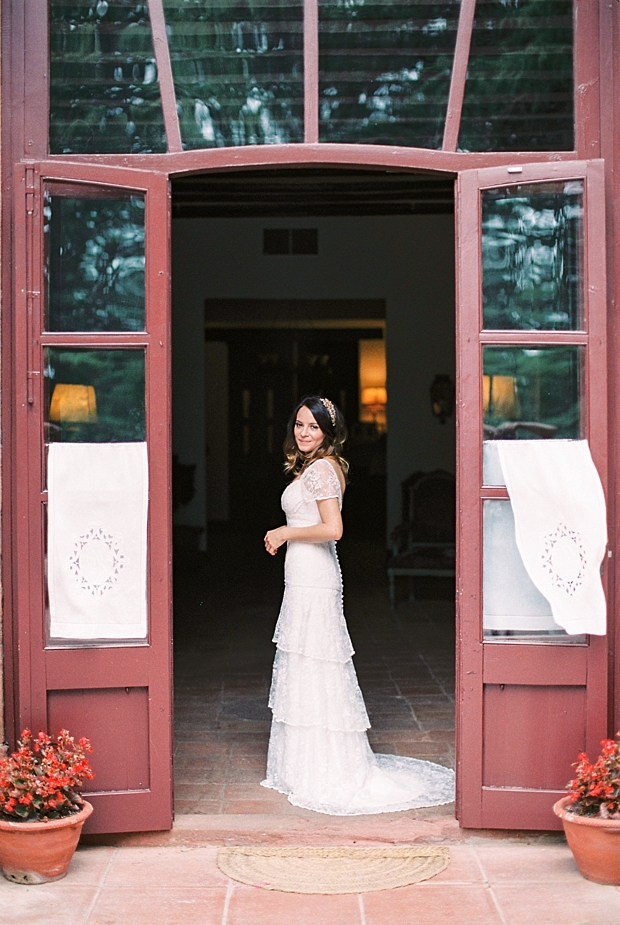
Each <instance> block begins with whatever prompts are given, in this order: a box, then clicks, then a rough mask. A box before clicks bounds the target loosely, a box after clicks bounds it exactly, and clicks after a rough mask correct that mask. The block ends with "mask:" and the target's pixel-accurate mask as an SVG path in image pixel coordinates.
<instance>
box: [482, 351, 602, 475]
mask: <svg viewBox="0 0 620 925" xmlns="http://www.w3.org/2000/svg"><path fill="white" fill-rule="evenodd" d="M482 357H483V359H482V362H483V373H484V375H483V382H482V405H483V431H484V440H485V443H484V454H483V461H484V467H483V469H484V471H483V478H484V483H485V485H502V484H504V480H503V477H502V474H501V469H500V467H499V462H498V460H497V454H496V453H495V452H494V447H493V441H495V440H518V439H523V440H532V439H537V438H540V439H550V438H556V437H557V438H562V439H568V440H571V439H572V440H578V439H579V438H581V437H583V435H584V433H585V421H584V415H583V412H582V410H581V409H582V402H581V383H582V380H583V375H582V367H583V360H584V348H583V347H578V346H564V345H563V346H545V347H483V354H482Z"/></svg>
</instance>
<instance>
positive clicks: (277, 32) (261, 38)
mask: <svg viewBox="0 0 620 925" xmlns="http://www.w3.org/2000/svg"><path fill="white" fill-rule="evenodd" d="M164 8H165V14H166V23H167V28H168V41H169V45H170V54H171V58H172V71H173V76H174V84H175V89H176V96H177V107H178V111H179V119H180V122H181V136H182V138H183V144H184V146H185V147H186V148H211V147H227V146H231V145H249V144H286V143H289V142H299V141H303V96H304V88H303V7H302V2H301V0H270V2H266V0H165V2H164Z"/></svg>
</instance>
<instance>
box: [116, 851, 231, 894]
mask: <svg viewBox="0 0 620 925" xmlns="http://www.w3.org/2000/svg"><path fill="white" fill-rule="evenodd" d="M216 855H217V848H191V849H186V848H175V847H166V848H131V847H123V848H120V849H119V850H118V851H117V853H116V855H115V857H114V859H113V861H112V864H111V866H110V869H109V871H108V876H107V878H106V882H105V887H104V888H105V889H106V890H107V889H108V888H109V887H110V888H112V887H113V888H115V889H116V888H117V887H123V886H129V885H131V884H134V885H135V886H136V887H144V886H147V885H149V886H152V887H154V888H158V889H166V890H167V889H177V888H178V889H181V888H187V889H190V888H191V889H192V890H193V889H194V888H211V887H222V888H225V887H226V884H227V883H228V878H227V877H225V876H224V874H222V873H221V871H220V870H219V868H218V867H217V866H216V864H215V858H216Z"/></svg>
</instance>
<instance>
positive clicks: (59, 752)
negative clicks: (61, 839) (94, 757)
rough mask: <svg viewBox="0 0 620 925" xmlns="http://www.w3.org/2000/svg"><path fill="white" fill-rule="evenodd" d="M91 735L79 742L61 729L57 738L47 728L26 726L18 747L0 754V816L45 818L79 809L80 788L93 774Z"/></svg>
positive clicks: (24, 819)
mask: <svg viewBox="0 0 620 925" xmlns="http://www.w3.org/2000/svg"><path fill="white" fill-rule="evenodd" d="M91 751H92V747H91V744H90V742H89V741H88V739H83V738H82V739H80V740H79V741H78V742H76V741H75V740H74V739H73V738H72V736H70V735H69V733H68V731H67V730H66V729H61V730H60V732H59V733H58V735H57V737H56V741H55V742H54V741H53V740H52V739H51V737H50V736H48V735H47V734H46V733H45V732H39V734H38V735H37V736H36V737H34V736H33V735H32V732H31V731H30V729H24V731H23V732H22V737H21V739H20V741H19V742H18V743H17V751H15V752H13V753H12V754H10V755H7V756H6V757H5V758H0V819H5V820H6V819H9V820H12V821H13V822H46V821H47V820H48V819H59V818H60V817H61V816H69V815H71V814H72V813H77V812H79V811H80V809H81V808H82V806H83V802H84V801H83V800H82V797H81V796H80V795H79V793H77V792H76V791H77V788H79V787H81V786H82V782H83V781H84V780H91V779H92V778H93V777H94V774H93V770H92V768H91V766H90V764H89V763H88V759H87V757H86V755H87V753H88V752H91Z"/></svg>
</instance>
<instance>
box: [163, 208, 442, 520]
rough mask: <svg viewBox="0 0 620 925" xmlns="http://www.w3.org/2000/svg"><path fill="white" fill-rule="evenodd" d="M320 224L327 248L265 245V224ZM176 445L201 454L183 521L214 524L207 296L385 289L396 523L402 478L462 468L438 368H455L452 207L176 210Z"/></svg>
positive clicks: (181, 452) (331, 295) (357, 293)
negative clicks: (190, 214) (329, 212)
mask: <svg viewBox="0 0 620 925" xmlns="http://www.w3.org/2000/svg"><path fill="white" fill-rule="evenodd" d="M283 227H285V228H296V227H300V228H309V227H312V228H318V235H319V253H318V255H316V256H306V255H304V256H301V255H295V256H281V255H278V256H273V255H272V256H264V255H263V253H262V241H263V238H262V232H263V228H283ZM172 254H173V264H172V266H173V272H172V279H173V285H172V302H173V324H172V328H173V450H174V452H175V453H177V454H178V456H179V459H180V461H181V462H183V463H195V464H196V467H197V468H196V488H197V492H196V496H195V497H194V499H193V501H192V502H191V503H190V504H189V505H187V506H186V507H184V508H182V509H180V510H179V511H178V512H177V514H176V516H175V521H176V522H177V523H185V524H194V525H201V526H204V525H206V516H207V512H206V493H205V446H206V444H207V442H208V441H207V437H206V432H205V427H206V425H205V404H204V403H205V370H204V357H205V352H204V331H203V311H204V300H205V298H245V299H249V298H271V299H275V298H283V299H296V298H300V299H355V298H360V299H370V298H377V299H385V301H386V311H387V363H388V402H389V405H388V451H387V465H388V529H391V528H392V527H393V526H394V525H395V524H396V523H398V522H399V520H400V482H401V481H402V480H403V479H404V478H406V476H407V475H409V474H410V473H411V472H412V471H414V470H415V469H427V470H428V469H434V468H436V467H441V468H444V469H449V470H451V471H454V465H455V433H454V419H451V420H450V421H448V422H447V423H446V424H444V425H441V424H440V423H439V421H438V420H437V419H436V418H434V417H433V415H432V413H431V406H430V399H429V387H430V384H431V382H432V381H433V379H434V377H435V375H436V374H437V373H449V374H450V375H451V376H452V377H453V378H454V220H453V218H452V216H449V215H429V216H367V217H366V216H364V217H357V216H356V217H334V218H304V219H281V218H280V219H176V220H175V221H174V222H173V249H172Z"/></svg>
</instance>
